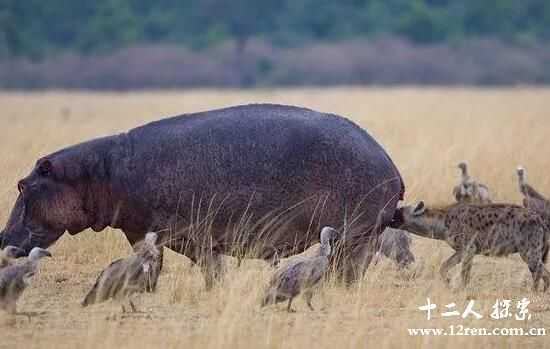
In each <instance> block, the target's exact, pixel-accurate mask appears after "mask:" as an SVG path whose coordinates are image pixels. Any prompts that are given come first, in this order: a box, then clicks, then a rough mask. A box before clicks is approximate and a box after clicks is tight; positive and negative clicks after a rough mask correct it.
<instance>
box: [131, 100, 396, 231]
mask: <svg viewBox="0 0 550 349" xmlns="http://www.w3.org/2000/svg"><path fill="white" fill-rule="evenodd" d="M128 137H129V142H130V149H131V150H130V151H131V158H132V160H131V161H130V162H129V163H128V165H127V166H128V168H127V170H128V171H129V172H128V173H132V175H131V179H130V180H129V181H128V182H129V184H128V188H129V189H128V190H130V191H131V195H133V196H134V197H137V198H141V199H143V200H137V201H143V202H144V203H145V202H146V205H147V207H145V209H146V210H147V211H150V212H153V213H152V214H151V215H152V217H151V220H152V222H153V225H155V223H156V222H159V220H160V221H162V220H163V219H164V217H166V216H167V215H169V212H175V211H178V210H179V211H178V212H180V211H182V209H181V208H182V207H186V209H183V211H184V212H181V215H182V216H183V217H185V216H188V213H189V210H190V209H191V205H192V203H191V202H194V204H196V203H197V202H198V201H199V200H200V201H201V202H210V203H209V207H212V206H213V205H214V206H215V204H214V201H216V200H219V201H217V202H216V203H217V204H219V208H218V209H217V211H216V217H217V219H219V220H220V224H223V223H222V222H227V221H228V220H234V219H235V217H238V216H242V215H243V214H245V212H246V214H248V215H250V217H252V219H253V220H254V219H260V218H261V217H265V216H266V215H269V214H270V213H272V212H281V211H283V210H288V209H289V208H292V207H300V209H299V210H297V211H296V213H295V214H294V215H293V216H292V217H291V218H289V219H290V220H293V221H294V222H296V228H297V229H298V230H302V229H301V228H299V227H302V226H304V227H306V228H307V229H309V228H308V227H309V226H311V225H313V224H315V225H316V226H317V225H333V226H341V225H342V224H343V221H344V219H345V216H346V215H348V219H349V218H350V217H349V216H352V215H355V216H356V221H355V223H357V224H360V225H361V226H363V227H364V226H366V225H372V224H374V222H375V220H376V214H377V212H378V211H379V210H380V209H382V208H385V209H386V211H387V216H388V217H391V216H392V215H393V211H394V209H395V206H396V204H397V201H398V200H399V199H400V197H402V195H403V191H404V186H403V182H402V179H401V177H400V175H399V172H398V170H397V169H396V167H395V166H394V164H393V163H392V161H391V159H390V158H389V157H388V155H387V154H386V152H385V151H384V149H383V148H382V147H381V146H380V145H379V144H378V143H377V142H376V141H375V140H374V139H373V138H372V137H371V136H370V135H369V134H368V133H367V132H365V131H364V130H363V129H361V128H359V127H358V126H357V125H355V124H353V123H352V122H350V121H348V120H346V119H345V118H342V117H339V116H336V115H332V114H324V113H319V112H316V111H313V110H309V109H304V108H297V107H291V106H283V105H270V104H255V105H245V106H236V107H231V108H226V109H219V110H212V111H206V112H201V113H195V114H189V115H182V116H177V117H173V118H169V119H165V120H161V121H158V122H153V123H150V124H147V125H145V126H143V127H139V128H136V129H134V130H132V131H130V132H129V133H128ZM213 198H217V199H215V200H214V199H213ZM194 204H193V205H194ZM159 212H162V213H159ZM159 214H160V215H159ZM348 223H349V222H348ZM159 224H160V225H162V223H161V222H159ZM308 225H309V226H308Z"/></svg>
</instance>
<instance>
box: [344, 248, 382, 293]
mask: <svg viewBox="0 0 550 349" xmlns="http://www.w3.org/2000/svg"><path fill="white" fill-rule="evenodd" d="M377 240H378V239H377V238H371V239H369V240H368V241H367V242H366V243H365V244H363V245H359V246H355V247H354V248H352V251H351V252H350V253H346V251H343V252H342V253H341V254H340V255H339V256H338V257H337V258H339V259H340V261H339V264H340V265H342V267H341V268H342V269H343V270H342V276H343V278H344V281H345V282H346V283H348V284H349V283H352V282H354V281H356V280H359V279H361V278H362V277H363V275H364V274H365V272H366V271H367V268H368V267H369V265H370V263H371V262H372V260H373V259H374V256H375V255H376V252H377V247H378V246H377ZM344 249H345V247H344Z"/></svg>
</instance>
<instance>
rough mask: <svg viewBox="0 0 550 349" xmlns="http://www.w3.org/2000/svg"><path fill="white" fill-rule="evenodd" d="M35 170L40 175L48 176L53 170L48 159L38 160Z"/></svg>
mask: <svg viewBox="0 0 550 349" xmlns="http://www.w3.org/2000/svg"><path fill="white" fill-rule="evenodd" d="M36 170H37V172H38V174H39V175H40V176H42V177H50V176H51V175H52V172H53V164H52V162H51V161H50V160H48V159H44V160H41V161H39V162H38V164H37V168H36Z"/></svg>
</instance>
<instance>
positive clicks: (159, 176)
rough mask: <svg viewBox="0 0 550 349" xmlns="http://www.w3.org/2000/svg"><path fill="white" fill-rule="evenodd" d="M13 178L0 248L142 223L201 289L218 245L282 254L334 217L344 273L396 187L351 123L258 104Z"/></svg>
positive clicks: (354, 265) (389, 207)
mask: <svg viewBox="0 0 550 349" xmlns="http://www.w3.org/2000/svg"><path fill="white" fill-rule="evenodd" d="M18 188H19V191H20V195H19V197H18V199H17V201H16V203H15V205H14V207H13V209H12V212H11V215H10V218H9V220H8V222H7V224H6V226H5V229H4V231H3V233H2V235H1V236H0V240H1V242H2V244H1V245H2V246H5V245H14V246H17V247H21V248H23V249H24V250H26V251H29V250H30V249H31V248H32V247H34V246H40V247H48V246H50V245H51V244H53V243H54V242H55V241H56V240H57V239H59V237H61V236H62V235H63V234H64V233H65V232H68V233H70V234H77V233H79V232H81V231H83V230H85V229H87V228H91V229H93V230H95V231H101V230H103V229H105V228H106V227H113V228H118V229H121V230H122V231H123V232H124V233H125V235H126V237H127V238H128V240H129V242H130V243H131V244H132V245H134V244H135V243H136V242H137V241H140V240H141V239H143V237H144V236H145V234H146V233H147V232H149V231H154V232H159V234H160V240H161V241H163V242H164V243H165V246H167V247H169V248H171V249H173V250H174V251H177V252H180V253H182V254H184V255H186V256H187V257H189V258H191V259H192V260H193V261H194V262H197V263H200V264H201V265H202V266H203V268H204V271H205V272H206V277H207V279H206V281H207V286H208V287H210V286H211V285H212V281H213V278H214V277H215V276H216V275H218V274H219V273H220V272H221V270H220V256H221V255H222V254H235V251H236V250H238V251H243V250H244V251H252V252H254V254H255V255H256V256H257V257H259V258H264V259H270V258H272V257H273V255H274V254H275V253H277V254H278V255H279V256H281V257H284V256H288V255H290V254H293V253H295V252H299V251H302V250H304V249H305V248H306V247H307V246H310V245H311V244H312V243H313V242H315V241H317V240H318V234H317V232H318V231H319V230H320V228H321V227H323V226H334V227H336V228H338V229H340V227H343V226H344V222H345V231H344V239H343V242H342V243H341V246H340V251H341V252H339V253H338V255H340V256H343V257H344V258H338V261H339V263H340V264H339V266H340V269H341V270H344V271H345V273H346V274H345V275H347V276H349V277H350V279H353V278H355V277H357V276H359V275H361V274H362V272H363V271H364V268H365V267H366V266H367V265H368V263H369V262H370V259H371V258H372V255H373V254H374V253H373V252H372V250H373V249H374V250H375V247H376V243H373V242H372V241H375V239H371V238H373V237H374V238H376V237H377V235H378V234H379V232H378V231H375V232H372V230H373V226H374V224H375V222H376V219H377V215H378V213H379V212H380V211H381V210H384V216H383V219H382V223H383V225H384V226H385V225H387V224H388V223H389V221H390V220H391V218H392V216H393V213H394V211H395V208H396V206H397V202H398V201H399V200H400V199H401V198H402V197H403V195H404V184H403V181H402V179H401V177H400V174H399V172H398V170H397V169H396V167H395V165H394V164H393V162H392V161H391V159H390V158H389V157H388V155H387V154H386V152H385V151H384V149H383V148H382V147H381V146H380V145H379V144H378V143H377V142H376V141H375V140H374V139H373V138H372V137H371V136H370V135H369V134H368V133H366V132H365V131H364V130H363V129H361V128H359V127H358V126H356V125H355V124H353V123H352V122H350V121H348V120H346V119H344V118H342V117H339V116H336V115H332V114H323V113H319V112H315V111H312V110H309V109H303V108H297V107H291V106H283V105H267V104H258V105H245V106H237V107H231V108H226V109H219V110H212V111H207V112H202V113H196V114H189V115H182V116H177V117H173V118H169V119H165V120H161V121H158V122H153V123H150V124H147V125H145V126H143V127H138V128H135V129H133V130H131V131H129V132H127V133H123V134H119V135H116V136H111V137H106V138H100V139H95V140H92V141H89V142H86V143H82V144H79V145H75V146H72V147H69V148H66V149H63V150H60V151H58V152H56V153H53V154H51V155H48V156H46V157H44V158H42V159H40V160H38V162H37V163H36V166H35V167H34V169H33V170H32V171H31V173H30V174H29V175H28V176H27V177H25V178H24V179H22V180H21V181H20V182H19V185H18ZM380 231H381V230H380ZM367 247H368V248H367ZM342 268H343V269H342Z"/></svg>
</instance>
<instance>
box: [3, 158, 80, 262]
mask: <svg viewBox="0 0 550 349" xmlns="http://www.w3.org/2000/svg"><path fill="white" fill-rule="evenodd" d="M68 170H70V169H67V168H65V167H63V166H61V163H59V162H57V163H56V160H55V159H48V158H44V159H41V160H39V161H38V162H37V164H36V166H35V167H34V169H33V170H32V172H31V173H30V174H29V175H28V176H27V177H26V178H24V179H22V180H20V181H19V183H18V185H17V187H18V189H19V196H18V197H17V201H16V202H15V205H14V207H13V209H12V211H11V215H10V217H9V220H8V222H7V224H6V227H5V228H4V230H3V231H2V233H1V234H0V247H4V246H8V245H12V246H16V247H19V248H21V249H23V250H24V251H25V253H29V252H30V251H31V250H32V249H33V248H34V247H41V248H47V247H48V246H50V245H52V244H53V243H54V242H55V241H56V240H57V239H59V238H60V237H61V235H63V233H65V231H68V232H70V233H77V232H80V231H82V230H84V229H86V228H87V227H89V226H90V219H89V215H88V214H87V213H86V209H85V195H84V193H85V191H83V188H82V185H81V184H80V183H79V181H78V180H74V177H72V176H69V175H68V173H67V172H69V171H68Z"/></svg>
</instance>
